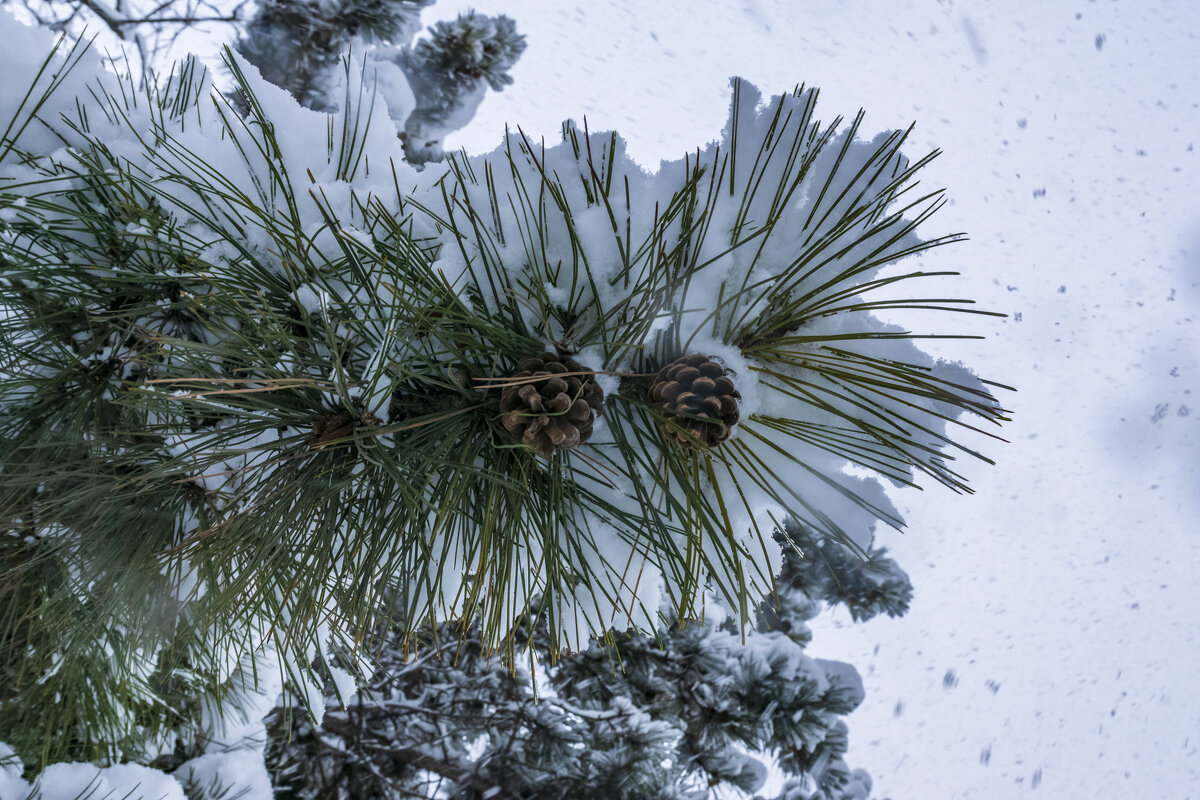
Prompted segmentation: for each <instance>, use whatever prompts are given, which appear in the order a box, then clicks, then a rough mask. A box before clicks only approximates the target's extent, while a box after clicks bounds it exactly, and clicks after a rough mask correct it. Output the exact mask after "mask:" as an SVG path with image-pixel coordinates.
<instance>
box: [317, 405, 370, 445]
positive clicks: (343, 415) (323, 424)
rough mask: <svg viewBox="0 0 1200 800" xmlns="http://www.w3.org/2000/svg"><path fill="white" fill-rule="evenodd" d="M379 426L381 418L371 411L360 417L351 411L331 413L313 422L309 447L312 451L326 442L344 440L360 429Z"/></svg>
mask: <svg viewBox="0 0 1200 800" xmlns="http://www.w3.org/2000/svg"><path fill="white" fill-rule="evenodd" d="M377 425H379V417H377V416H375V415H374V414H372V413H371V412H370V411H364V412H363V413H362V415H360V416H357V417H356V416H354V415H353V414H351V413H350V412H349V411H330V412H328V413H326V414H322V415H321V416H319V417H317V418H316V419H315V420H313V427H312V434H310V435H309V437H308V446H309V447H310V448H312V449H314V450H315V449H316V448H318V447H321V446H322V445H324V444H325V443H326V442H332V441H335V440H337V439H344V438H346V437H347V436H351V435H353V433H354V429H355V428H358V427H369V428H373V427H375V426H377Z"/></svg>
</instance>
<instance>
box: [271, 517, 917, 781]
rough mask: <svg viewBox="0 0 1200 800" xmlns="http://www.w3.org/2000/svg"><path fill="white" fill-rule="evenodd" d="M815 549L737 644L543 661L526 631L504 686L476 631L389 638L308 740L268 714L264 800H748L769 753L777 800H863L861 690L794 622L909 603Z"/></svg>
mask: <svg viewBox="0 0 1200 800" xmlns="http://www.w3.org/2000/svg"><path fill="white" fill-rule="evenodd" d="M788 527H789V528H790V534H789V537H788V538H804V537H805V534H804V533H803V532H801V531H800V530H799V529H798V528H797V526H795V525H794V524H792V525H789V526H788ZM779 538H780V540H781V542H782V543H784V544H786V541H787V538H785V537H784V536H780V537H779ZM815 546H817V547H819V548H820V550H821V555H820V556H817V555H816V554H809V553H805V554H804V555H801V553H800V551H798V550H795V549H792V548H790V547H788V548H786V549H785V550H784V551H783V553H784V555H783V561H782V567H781V572H780V575H779V582H778V591H777V593H776V594H774V595H772V596H771V597H769V598H765V599H764V601H763V603H762V605H761V606H760V609H759V616H758V618H757V621H756V624H755V625H754V626H753V627H752V628H750V629H749V630H747V631H746V635H745V637H744V638H743V637H742V636H740V635H739V633H738V632H737V631H736V630H735V626H733V625H730V624H725V623H718V622H716V621H715V620H711V619H710V620H705V621H692V622H689V623H683V622H679V621H675V622H674V623H672V624H669V625H666V626H663V627H661V628H659V629H658V630H657V631H655V632H653V634H652V635H645V634H641V633H637V632H632V631H625V632H621V633H616V632H610V635H609V636H608V637H606V638H605V639H604V640H603V641H594V642H593V643H592V644H591V645H589V647H588V648H587V649H586V650H584V651H582V652H579V653H572V654H570V655H565V656H562V657H560V658H558V659H553V658H552V654H551V652H550V650H549V646H548V645H549V642H548V638H547V637H546V636H545V632H544V631H540V630H535V631H534V632H533V634H532V635H530V634H529V632H528V631H526V630H523V631H522V633H521V635H522V639H523V641H522V643H523V644H529V645H530V646H531V647H530V651H529V652H530V654H531V658H529V659H527V660H526V661H524V662H523V663H522V668H521V669H520V670H519V671H517V672H514V671H513V670H512V669H511V668H510V667H509V665H507V664H506V663H505V662H504V660H503V658H502V657H501V656H500V654H492V655H490V656H489V655H488V651H487V648H486V647H485V646H484V642H483V640H482V637H481V636H480V630H479V628H478V627H477V626H473V627H470V628H468V629H466V630H464V629H463V628H461V627H460V626H457V625H448V624H443V625H441V626H439V628H438V629H437V631H436V634H434V633H433V632H428V631H426V632H425V633H424V634H423V636H422V637H421V638H422V639H423V641H421V642H420V643H419V645H417V644H414V642H412V641H411V640H407V641H406V640H405V639H404V638H403V637H401V636H397V635H395V634H393V635H392V636H389V637H388V638H386V639H385V643H384V645H383V649H382V653H381V657H380V658H379V659H378V660H377V661H376V662H375V669H376V673H375V675H374V676H373V677H372V679H371V680H370V681H368V682H367V684H366V685H365V686H363V687H362V688H361V689H359V690H358V693H357V695H356V696H355V697H353V698H342V697H339V696H338V695H337V694H336V692H334V691H330V692H329V693H328V695H327V696H326V697H325V701H324V702H325V704H326V707H325V710H324V718H323V722H322V723H321V724H320V725H314V724H312V723H311V722H309V721H307V718H306V716H305V714H304V711H303V709H302V708H301V707H299V706H295V707H282V708H278V709H276V710H275V711H274V712H272V715H271V717H270V725H269V730H270V731H271V734H272V739H271V743H270V745H269V747H268V762H269V764H270V766H271V768H272V771H273V773H274V776H275V781H276V786H277V789H276V797H277V798H279V799H280V800H292V799H293V798H294V799H295V800H299V799H300V798H323V797H377V798H403V797H428V796H434V793H435V792H438V793H439V794H437V796H440V797H450V798H464V799H465V798H472V799H473V800H478V798H483V797H493V798H522V797H538V798H573V797H606V798H613V800H620V798H629V800H635V799H638V800H640V799H641V798H702V797H707V796H709V791H710V790H712V789H716V788H720V789H721V790H723V791H725V792H726V794H724V796H726V797H734V796H742V797H746V796H749V793H751V792H756V791H758V790H760V789H761V788H762V782H763V778H764V776H765V775H766V765H765V764H764V763H763V762H762V761H761V759H762V758H763V754H773V755H776V756H777V758H778V763H779V764H780V766H781V768H782V770H783V771H784V773H785V774H786V775H787V776H788V779H787V783H786V784H785V787H784V789H783V791H782V793H781V794H780V795H779V797H780V798H781V799H782V800H787V798H805V800H812V799H813V798H817V800H834V799H835V798H836V799H837V800H852V799H853V798H865V797H866V796H867V793H868V792H869V791H870V788H871V781H870V778H869V777H868V776H867V774H866V773H865V772H863V771H862V770H854V771H851V770H850V769H849V768H848V767H847V766H846V764H845V762H844V761H843V760H842V756H843V755H844V753H845V750H846V744H847V731H846V726H845V723H844V722H843V720H842V717H843V716H844V715H845V714H847V713H849V712H850V711H852V710H853V709H854V708H855V707H857V705H858V704H859V703H860V702H861V700H862V684H861V681H860V680H859V678H858V674H857V672H856V671H855V670H854V668H853V667H852V666H850V665H849V664H844V663H840V662H832V661H823V660H820V659H812V658H809V657H808V656H807V655H806V654H804V652H803V651H804V649H805V648H806V647H807V645H808V644H809V640H810V638H811V634H810V631H809V630H808V628H807V626H806V625H805V623H806V622H807V621H808V620H809V619H811V618H812V617H813V616H815V615H816V613H817V612H818V610H819V609H820V608H821V607H822V605H823V604H829V605H838V604H844V605H846V606H847V607H848V608H849V609H850V610H851V612H852V613H853V614H854V618H855V619H856V620H858V621H866V620H867V619H870V618H871V617H873V616H875V615H877V614H879V613H887V614H888V615H890V616H899V615H901V614H903V613H904V611H905V610H906V609H907V607H908V599H909V597H910V596H911V593H912V586H911V584H909V582H908V578H907V576H906V575H905V574H904V573H903V572H902V571H900V569H899V568H898V567H897V566H896V565H895V562H893V561H891V560H890V559H888V558H886V556H885V555H884V553H883V552H882V551H874V550H872V551H871V552H870V553H869V563H870V564H871V568H870V569H860V568H859V560H858V557H857V556H855V555H854V554H853V553H850V552H849V551H848V550H847V549H846V548H845V547H844V546H842V545H839V544H838V543H836V542H833V541H828V540H826V541H821V542H819V543H816V545H815ZM868 598H869V599H868ZM531 669H532V670H533V671H534V672H536V673H537V674H539V675H540V676H541V679H540V680H539V681H537V688H535V682H534V680H533V679H532V675H531V674H530V670H531ZM327 687H329V688H331V689H332V687H333V684H332V683H331V682H330V683H327ZM289 723H291V724H289Z"/></svg>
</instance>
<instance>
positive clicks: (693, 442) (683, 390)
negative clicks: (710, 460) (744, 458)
mask: <svg viewBox="0 0 1200 800" xmlns="http://www.w3.org/2000/svg"><path fill="white" fill-rule="evenodd" d="M728 375H729V370H727V369H725V367H724V366H722V365H721V364H720V363H719V362H717V361H714V360H713V359H712V358H710V357H708V356H703V355H690V356H684V357H683V358H679V359H676V360H675V361H672V362H671V363H670V364H668V365H667V366H665V367H663V368H662V369H661V370H659V373H658V376H657V377H656V378H655V379H654V383H653V384H652V385H651V386H650V401H651V402H652V403H655V404H656V405H657V406H658V407H659V408H661V409H662V410H663V411H664V412H665V414H666V417H667V419H668V420H669V422H670V424H668V425H664V426H663V431H664V432H665V433H666V434H667V435H668V436H670V437H671V438H673V439H675V441H677V442H679V444H681V445H683V446H684V447H686V448H688V449H689V450H706V449H708V448H710V447H716V446H717V445H718V444H720V443H721V442H723V441H725V440H726V439H728V438H729V434H731V433H732V432H733V426H734V425H736V424H737V421H738V403H737V401H738V400H739V399H741V395H740V394H738V392H737V390H736V389H735V388H733V381H731V380H730V379H729V378H728V377H727V376H728Z"/></svg>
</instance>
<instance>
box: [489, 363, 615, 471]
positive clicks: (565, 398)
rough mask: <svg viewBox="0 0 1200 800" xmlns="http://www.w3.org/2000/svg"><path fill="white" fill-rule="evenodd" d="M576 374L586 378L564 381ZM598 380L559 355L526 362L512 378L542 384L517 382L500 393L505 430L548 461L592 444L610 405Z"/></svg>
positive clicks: (518, 365) (573, 377)
mask: <svg viewBox="0 0 1200 800" xmlns="http://www.w3.org/2000/svg"><path fill="white" fill-rule="evenodd" d="M572 372H575V373H580V372H582V373H585V374H583V375H568V376H567V377H559V376H560V375H563V374H565V373H572ZM592 375H593V373H592V371H591V370H589V369H587V368H586V367H584V366H582V365H581V364H580V363H579V362H578V361H575V360H574V359H570V358H567V357H566V356H560V355H556V354H554V353H542V354H540V355H536V356H530V357H529V358H522V359H521V360H520V361H519V362H518V363H517V373H516V374H515V375H513V376H512V377H513V378H514V379H521V378H539V380H533V381H522V382H514V383H513V384H512V385H510V386H506V387H505V388H504V390H503V391H502V392H501V393H500V413H501V414H502V415H503V416H502V420H503V422H504V427H505V428H507V429H508V430H509V431H511V432H512V434H513V437H514V438H515V439H516V440H517V441H519V442H520V443H521V444H524V445H525V446H527V447H529V448H531V449H532V450H533V451H534V452H536V453H537V454H538V455H539V456H541V457H542V458H549V457H550V456H551V455H553V454H554V451H556V450H570V449H571V448H572V447H574V446H575V445H577V444H581V443H583V442H586V441H587V440H588V437H590V436H591V435H592V423H593V422H594V421H595V418H596V417H598V416H600V413H601V410H602V407H603V404H604V391H603V390H602V389H601V388H600V385H599V384H598V383H596V382H595V381H594V380H592ZM542 376H544V377H542Z"/></svg>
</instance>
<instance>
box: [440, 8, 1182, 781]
mask: <svg viewBox="0 0 1200 800" xmlns="http://www.w3.org/2000/svg"><path fill="white" fill-rule="evenodd" d="M468 6H470V7H474V8H475V9H476V10H478V11H480V12H484V13H506V14H509V15H510V16H513V17H515V18H516V19H517V21H518V23H519V26H520V29H521V30H522V31H523V32H524V33H526V34H527V35H528V40H529V49H528V50H527V51H526V53H525V55H524V56H523V58H522V60H521V62H520V63H519V64H518V65H517V67H516V68H515V69H514V70H513V75H514V78H515V81H516V82H515V84H514V85H513V86H512V87H510V88H509V89H508V90H507V91H505V92H504V93H503V94H500V95H493V96H491V97H489V99H488V100H487V101H486V102H485V103H484V105H483V108H482V109H481V110H480V112H479V114H478V116H477V117H476V118H475V120H474V121H473V122H472V123H471V125H470V126H469V127H468V128H467V129H466V130H465V131H463V132H461V133H460V134H459V135H457V136H456V137H452V139H451V141H450V144H452V145H458V146H464V147H466V148H467V149H468V150H469V151H470V152H473V153H479V152H485V151H487V150H490V149H492V148H493V147H494V146H495V145H496V144H498V142H499V140H500V136H501V133H502V131H503V129H504V127H503V126H504V124H505V123H509V124H519V125H521V126H522V127H523V128H524V129H525V131H526V132H527V133H531V134H536V135H544V136H545V137H546V139H547V141H548V142H553V141H555V139H556V136H557V131H558V129H559V123H560V122H561V120H562V119H563V118H564V117H566V116H573V117H575V118H580V117H582V116H583V115H586V116H587V118H588V123H589V125H590V127H591V128H592V129H593V130H599V129H607V128H616V129H617V130H619V131H621V133H622V135H624V136H625V137H626V139H628V141H629V150H630V152H631V153H632V155H633V156H634V157H635V158H638V159H639V160H641V161H642V162H643V163H644V164H646V165H648V166H651V167H654V166H657V164H658V161H659V160H660V159H662V158H675V157H678V155H679V154H681V153H682V152H683V151H685V150H688V149H694V148H695V147H696V146H697V145H700V144H702V143H703V142H704V141H706V140H708V139H710V138H715V137H716V135H717V134H718V132H719V131H720V128H721V126H722V125H723V123H724V121H725V117H726V113H727V104H728V89H727V79H728V77H729V76H730V75H733V74H739V75H742V76H744V77H746V78H748V79H750V80H751V81H753V82H754V83H756V84H757V85H759V86H760V87H761V88H762V89H763V90H764V93H766V94H771V93H778V92H780V91H783V90H786V89H790V88H791V87H792V86H793V85H794V84H795V83H797V82H804V83H807V84H809V85H815V86H819V87H820V88H821V90H822V104H821V106H820V110H821V113H820V114H819V116H821V117H822V118H823V119H830V118H832V117H833V116H835V115H836V114H839V113H841V114H846V115H851V114H853V113H854V112H855V111H856V110H857V109H858V107H859V106H860V105H861V106H863V107H865V108H866V109H867V111H868V114H867V118H866V123H865V126H864V131H867V132H871V131H875V130H882V129H885V128H890V127H897V126H907V125H908V124H909V123H910V122H912V121H914V120H915V121H916V122H917V129H916V131H915V134H914V137H913V139H912V140H911V141H912V142H913V143H914V145H915V146H916V148H914V151H915V149H920V148H933V147H938V148H941V149H942V150H943V151H944V154H943V155H942V156H941V158H939V159H938V161H937V162H935V163H934V165H933V166H932V167H931V168H930V169H929V170H928V177H927V179H926V180H927V183H928V185H930V186H934V185H936V186H946V187H947V188H948V189H949V191H950V197H951V199H952V203H953V204H952V205H950V206H948V207H946V208H945V209H943V211H942V212H941V213H940V214H939V215H938V217H940V219H939V218H938V217H935V218H934V219H933V220H932V221H931V227H929V228H927V229H926V233H927V234H929V235H932V234H934V233H942V232H949V231H959V230H962V231H967V232H968V233H969V234H970V236H971V240H970V241H969V242H967V243H964V244H960V245H957V246H954V247H950V248H945V249H943V250H942V251H941V252H940V253H939V254H934V255H932V256H930V257H928V258H927V263H928V264H929V265H930V266H932V265H934V264H936V265H937V266H939V267H950V268H957V269H961V270H962V272H963V277H962V278H961V279H956V280H955V281H953V282H950V283H948V284H947V287H946V288H947V290H948V291H952V296H960V297H962V296H965V297H973V298H975V299H977V300H978V301H979V303H980V305H981V306H982V307H984V308H988V309H993V310H998V311H1003V312H1006V313H1008V314H1009V315H1010V317H1009V318H1008V319H1007V320H1004V321H1000V322H997V321H994V320H987V319H981V320H979V321H972V320H970V319H965V318H964V319H963V320H962V327H960V329H959V330H973V331H976V332H979V333H981V334H983V335H985V336H986V337H987V339H986V341H981V342H979V341H977V342H965V343H957V344H954V343H951V344H944V345H942V346H941V348H940V352H942V353H943V354H946V355H949V356H953V357H962V358H963V359H965V360H967V361H968V363H970V364H971V365H972V366H974V367H975V368H977V369H978V370H979V372H980V373H981V374H983V375H984V376H985V377H989V378H992V379H995V380H998V381H1001V382H1003V383H1007V384H1010V385H1013V386H1016V387H1018V388H1019V392H1017V393H1016V394H1012V393H1008V394H1006V395H1005V396H1003V399H1004V401H1005V402H1006V404H1007V405H1008V407H1009V408H1012V409H1013V411H1014V419H1013V422H1012V423H1011V425H1009V426H1008V427H1007V430H1006V433H1005V435H1006V437H1007V438H1008V439H1010V441H1011V443H1010V444H1007V445H1004V444H1000V443H983V446H984V447H985V450H986V452H987V454H988V455H990V456H991V457H993V458H995V459H996V461H997V462H998V464H997V466H996V467H987V466H986V465H984V464H981V463H976V464H968V465H966V469H967V474H968V475H969V476H970V477H971V479H972V483H973V485H974V487H975V488H976V490H977V494H976V495H975V496H974V497H957V496H954V495H952V494H950V493H949V492H946V491H939V490H936V489H930V490H928V491H927V492H925V493H924V494H916V493H913V492H908V493H897V494H896V498H897V502H898V503H899V505H900V506H901V507H902V508H903V509H904V510H905V511H906V516H907V518H908V522H909V528H908V531H907V533H905V534H903V535H901V534H897V533H895V532H893V531H883V532H882V534H881V537H880V538H881V541H882V542H883V543H884V544H886V545H887V546H888V547H890V548H891V549H892V551H893V553H894V554H895V555H896V557H897V559H898V560H899V561H900V563H901V565H902V566H904V567H905V568H906V569H907V570H908V571H909V573H910V575H911V576H912V578H913V583H914V585H915V587H916V590H917V598H916V601H915V603H914V605H913V608H912V611H911V613H910V614H909V615H908V616H907V617H905V618H903V619H900V620H882V621H874V622H872V623H871V624H869V625H866V626H851V625H850V624H849V620H848V618H841V617H837V616H832V617H827V618H825V619H823V620H819V621H818V628H819V629H818V631H817V633H816V639H815V642H814V646H813V655H816V656H821V657H825V658H838V659H844V660H846V661H850V662H851V663H853V664H855V665H857V666H858V667H859V668H860V670H862V671H863V673H864V678H865V681H866V687H867V700H866V702H865V703H864V705H863V707H862V708H861V709H860V710H859V711H858V712H856V713H855V714H854V715H853V716H852V717H851V719H850V725H851V737H852V745H851V753H850V758H849V760H850V762H851V763H852V764H853V765H854V766H860V767H865V768H866V769H868V770H869V771H870V772H871V774H872V776H873V777H874V778H875V779H876V790H877V791H876V793H877V795H878V796H880V797H886V796H889V795H890V796H891V797H893V798H895V799H896V800H901V798H913V799H915V798H938V799H939V800H941V799H942V798H945V799H947V800H952V799H953V798H985V799H986V800H1004V799H1005V798H1016V797H1024V796H1026V795H1028V794H1030V793H1033V794H1034V796H1043V797H1054V798H1068V799H1069V800H1073V799H1074V798H1081V799H1083V798H1087V800H1092V799H1093V798H1107V797H1136V798H1139V800H1153V799H1154V798H1168V799H1169V800H1189V798H1190V799H1195V798H1200V755H1198V748H1200V622H1198V621H1197V614H1196V611H1195V608H1196V606H1197V605H1198V604H1200V589H1197V584H1196V579H1197V576H1200V524H1197V520H1200V324H1198V320H1200V209H1198V208H1197V205H1196V202H1195V196H1196V195H1195V192H1196V190H1197V189H1200V153H1196V152H1195V151H1194V150H1193V142H1196V141H1197V140H1200V55H1198V54H1200V42H1198V41H1197V35H1196V32H1197V31H1200V3H1195V2H1191V0H1177V1H1176V2H1146V1H1145V0H1126V2H1111V1H1110V0H1101V1H1092V2H1089V1H1088V0H1040V1H1039V2H1036V3H1035V2H1016V1H1015V0H1010V1H1007V2H987V1H986V0H943V1H942V2H935V0H905V1H901V0H889V2H882V1H881V2H874V3H868V2H861V1H859V2H852V3H846V2H839V1H837V0H805V2H790V1H789V0H737V1H736V2H719V1H718V0H686V1H684V0H659V2H644V0H643V1H642V2H604V3H579V4H575V3H571V2H565V3H554V4H548V3H540V2H538V3H534V2H520V1H519V0H470V2H468V1H467V0H463V1H462V2H458V1H457V0H441V2H439V3H438V4H437V5H436V6H435V7H434V8H433V9H431V12H432V13H431V14H430V17H431V18H433V17H437V18H447V17H451V16H452V15H453V14H454V13H456V12H457V11H459V10H460V9H464V8H466V7H468ZM916 154H917V155H920V153H916ZM904 321H905V322H906V323H907V324H910V325H911V326H912V327H913V328H914V329H920V328H921V324H920V320H917V319H913V318H912V317H906V318H904ZM940 324H943V325H944V322H942V323H940ZM938 332H944V331H938ZM923 346H926V345H923ZM927 346H928V347H932V346H933V345H932V344H929V345H927Z"/></svg>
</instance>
